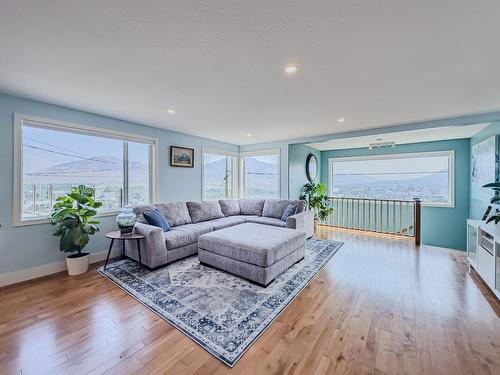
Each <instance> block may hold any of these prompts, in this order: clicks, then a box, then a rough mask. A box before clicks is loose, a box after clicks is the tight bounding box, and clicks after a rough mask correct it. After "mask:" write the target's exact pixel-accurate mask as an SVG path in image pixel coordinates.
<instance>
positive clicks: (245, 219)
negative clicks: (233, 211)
mask: <svg viewBox="0 0 500 375" xmlns="http://www.w3.org/2000/svg"><path fill="white" fill-rule="evenodd" d="M231 217H233V218H238V219H242V220H243V221H245V222H246V221H248V219H249V218H251V217H253V218H255V217H260V216H258V215H234V216H231Z"/></svg>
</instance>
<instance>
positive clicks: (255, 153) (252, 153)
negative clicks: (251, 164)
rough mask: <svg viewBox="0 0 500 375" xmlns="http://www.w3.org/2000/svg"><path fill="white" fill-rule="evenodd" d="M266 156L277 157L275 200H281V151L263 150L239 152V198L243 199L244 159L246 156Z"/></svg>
mask: <svg viewBox="0 0 500 375" xmlns="http://www.w3.org/2000/svg"><path fill="white" fill-rule="evenodd" d="M266 155H277V156H278V196H277V197H276V198H275V199H280V198H281V149H279V148H274V149H264V150H255V151H246V152H240V154H239V159H240V161H239V165H240V167H239V171H240V173H239V177H240V181H239V187H240V189H239V196H240V198H242V199H243V198H245V157H247V156H266Z"/></svg>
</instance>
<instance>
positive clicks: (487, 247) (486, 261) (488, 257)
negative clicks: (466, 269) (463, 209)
mask: <svg viewBox="0 0 500 375" xmlns="http://www.w3.org/2000/svg"><path fill="white" fill-rule="evenodd" d="M497 232H498V234H497ZM467 260H468V261H469V265H470V266H471V267H472V268H474V269H475V270H476V271H477V273H478V274H479V276H481V278H482V279H483V280H484V282H485V283H486V284H487V285H488V286H489V287H490V289H491V290H492V291H493V293H495V294H496V296H497V297H498V298H500V280H499V279H500V224H499V228H498V229H497V228H496V226H495V225H494V224H493V223H490V224H486V223H485V222H484V221H480V220H467Z"/></svg>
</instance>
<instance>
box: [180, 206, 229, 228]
mask: <svg viewBox="0 0 500 375" xmlns="http://www.w3.org/2000/svg"><path fill="white" fill-rule="evenodd" d="M186 204H187V207H188V210H189V215H190V216H191V221H192V222H193V223H198V222H200V221H207V220H213V219H219V218H221V217H224V214H223V213H222V211H221V208H220V204H219V202H217V201H204V202H187V203H186Z"/></svg>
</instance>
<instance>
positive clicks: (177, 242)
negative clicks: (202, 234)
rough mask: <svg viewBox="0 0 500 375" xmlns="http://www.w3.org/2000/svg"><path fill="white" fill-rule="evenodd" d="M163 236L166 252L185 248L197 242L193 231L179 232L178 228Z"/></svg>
mask: <svg viewBox="0 0 500 375" xmlns="http://www.w3.org/2000/svg"><path fill="white" fill-rule="evenodd" d="M164 236H165V243H166V245H167V250H172V249H177V248H179V247H182V246H187V245H190V244H192V243H195V242H196V241H197V240H198V237H197V236H196V232H195V231H194V230H186V229H184V230H179V229H178V228H174V229H172V230H170V231H168V232H165V234H164Z"/></svg>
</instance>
